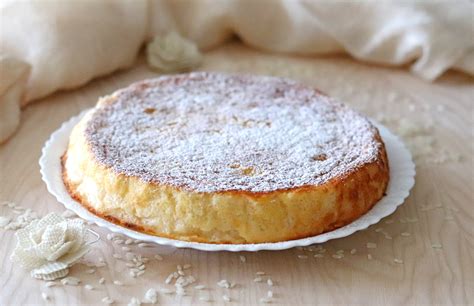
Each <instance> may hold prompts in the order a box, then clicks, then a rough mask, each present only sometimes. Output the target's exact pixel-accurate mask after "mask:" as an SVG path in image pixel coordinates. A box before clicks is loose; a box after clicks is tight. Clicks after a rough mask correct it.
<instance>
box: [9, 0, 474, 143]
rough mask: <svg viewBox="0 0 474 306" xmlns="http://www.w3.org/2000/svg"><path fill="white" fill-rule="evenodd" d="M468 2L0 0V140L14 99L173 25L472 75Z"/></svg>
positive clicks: (75, 77)
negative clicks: (460, 71)
mask: <svg viewBox="0 0 474 306" xmlns="http://www.w3.org/2000/svg"><path fill="white" fill-rule="evenodd" d="M473 16H474V4H473V3H471V2H469V1H468V0H465V1H461V0H460V1H449V2H448V1H436V2H409V1H379V2H375V1H374V2H372V1H366V2H354V1H353V2H347V1H309V0H308V1H304V0H257V1H254V0H195V1H192V0H156V1H153V0H137V1H133V0H103V1H98V0H81V1H63V0H43V1H40V0H36V1H34V0H24V1H21V2H18V1H14V0H4V1H2V2H0V17H1V18H0V25H1V27H0V39H1V44H0V59H1V60H0V82H1V86H0V120H1V121H0V142H1V141H3V140H5V139H6V138H7V137H8V136H9V135H11V134H12V133H13V131H14V129H15V128H16V126H17V125H18V122H19V109H20V107H21V106H22V105H25V104H26V103H29V102H31V101H34V100H36V99H38V98H41V97H44V96H46V95H48V94H51V93H52V92H54V91H57V90H59V89H66V88H74V87H78V86H81V85H83V84H85V83H86V82H88V81H89V80H91V79H92V78H94V77H97V76H100V75H104V74H107V73H110V72H113V71H115V70H117V69H121V68H126V67H129V66H130V65H132V63H133V61H134V59H135V58H136V56H137V53H138V52H139V50H140V47H141V45H142V44H143V43H144V42H146V41H147V40H148V39H150V38H151V37H153V36H154V35H162V34H165V33H168V32H170V31H177V32H179V33H181V34H182V35H184V36H186V37H188V38H190V39H192V40H194V41H195V42H196V43H197V44H198V45H199V47H200V48H202V49H209V48H212V47H214V46H217V45H219V44H221V43H223V42H224V41H225V40H227V39H229V38H231V37H232V35H237V36H238V37H240V38H241V39H242V40H243V41H244V42H245V43H247V44H249V45H251V46H254V47H256V48H259V49H262V50H267V51H274V52H288V53H295V54H304V55H311V56H315V55H318V54H328V53H339V52H347V53H349V54H350V55H352V56H353V57H355V58H357V59H360V60H364V61H367V62H373V63H383V64H390V65H402V64H407V63H409V64H411V65H410V69H411V70H412V71H413V72H414V73H415V74H417V75H419V76H420V77H422V78H425V79H427V80H433V79H435V78H436V77H438V76H439V75H441V74H442V73H443V72H444V71H446V70H448V69H450V68H454V69H458V70H463V71H465V72H467V73H470V74H474V39H473V38H474V33H473V27H474V24H473V22H474V21H473V18H474V17H473Z"/></svg>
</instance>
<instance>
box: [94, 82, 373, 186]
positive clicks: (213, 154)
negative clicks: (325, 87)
mask: <svg viewBox="0 0 474 306" xmlns="http://www.w3.org/2000/svg"><path fill="white" fill-rule="evenodd" d="M376 133H377V131H376V130H375V129H374V128H373V126H372V125H371V124H370V122H369V121H368V120H367V119H366V118H365V117H363V116H361V115H359V114H358V113H357V112H355V111H353V110H351V109H349V108H348V107H346V106H344V105H343V104H341V103H339V102H336V101H334V100H332V99H331V98H329V97H327V96H325V95H322V94H321V93H319V92H318V91H317V90H315V89H312V88H310V87H306V86H301V85H298V84H297V83H296V82H294V81H290V80H286V79H281V78H272V77H261V76H248V75H247V76H242V75H232V76H229V75H223V74H210V73H193V74H189V75H182V76H179V77H173V78H169V77H163V78H160V79H157V80H152V81H147V82H143V83H140V84H137V85H134V86H131V87H129V88H127V89H125V90H122V91H120V92H118V93H117V94H116V95H115V96H114V97H113V103H108V104H106V105H104V106H103V107H101V108H100V109H98V110H97V111H96V112H95V113H94V114H93V116H92V117H91V119H90V121H89V123H88V126H87V129H86V136H87V139H88V142H89V143H90V145H91V148H92V151H93V153H94V155H95V157H96V158H97V160H98V161H99V162H100V163H102V164H104V165H106V166H108V167H111V168H112V169H114V170H115V171H117V172H118V173H123V174H125V175H130V176H137V177H140V178H141V179H143V180H145V181H147V182H154V183H161V184H169V185H172V186H176V187H185V188H188V189H191V190H195V191H198V192H216V191H228V190H247V191H250V192H270V191H274V190H278V189H288V188H294V187H301V186H305V185H319V184H323V183H325V182H327V181H329V180H330V179H332V178H334V177H337V176H340V175H343V174H345V173H347V172H349V171H351V170H352V169H355V168H357V167H359V166H361V165H363V164H365V163H368V162H371V161H373V160H374V159H375V158H376V157H377V154H378V151H379V146H380V143H379V142H377V141H376V139H375V138H374V136H375V135H376Z"/></svg>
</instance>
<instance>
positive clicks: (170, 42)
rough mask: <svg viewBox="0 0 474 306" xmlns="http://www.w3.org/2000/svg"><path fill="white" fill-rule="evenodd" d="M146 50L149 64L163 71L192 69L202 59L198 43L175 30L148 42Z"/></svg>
mask: <svg viewBox="0 0 474 306" xmlns="http://www.w3.org/2000/svg"><path fill="white" fill-rule="evenodd" d="M146 51H147V59H148V64H149V65H150V66H151V67H153V68H155V69H157V70H159V71H162V72H179V71H186V70H190V69H192V68H194V67H197V66H198V65H199V64H200V63H201V61H202V56H201V53H200V52H199V50H198V48H197V47H196V45H195V44H194V43H193V42H192V41H190V40H188V39H186V38H184V37H182V36H180V35H179V34H177V33H175V32H171V33H169V34H167V35H166V36H164V37H161V36H156V37H155V38H154V39H153V40H152V41H151V42H150V43H148V46H147V50H146Z"/></svg>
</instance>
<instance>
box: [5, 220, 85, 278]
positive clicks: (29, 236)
mask: <svg viewBox="0 0 474 306" xmlns="http://www.w3.org/2000/svg"><path fill="white" fill-rule="evenodd" d="M85 233H86V227H85V225H84V222H83V221H82V220H80V219H72V220H68V219H65V218H63V217H62V216H60V215H58V214H56V213H50V214H48V215H46V216H45V217H43V218H42V219H38V220H34V221H32V222H31V223H30V224H29V225H28V226H26V227H25V228H22V229H20V230H18V231H17V232H16V237H17V245H16V248H15V250H14V251H13V253H12V256H11V259H12V260H13V261H14V262H17V263H19V264H20V265H21V266H22V267H24V268H26V269H29V270H31V275H32V276H33V277H36V278H40V279H45V280H53V279H57V278H60V277H64V276H66V275H67V273H68V268H69V267H70V266H72V265H73V264H74V263H75V262H77V261H78V260H79V259H80V258H81V257H82V256H84V255H85V254H86V253H87V252H88V251H89V247H88V246H87V244H86V241H85Z"/></svg>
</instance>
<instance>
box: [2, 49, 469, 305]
mask: <svg viewBox="0 0 474 306" xmlns="http://www.w3.org/2000/svg"><path fill="white" fill-rule="evenodd" d="M200 69H202V70H218V71H229V72H237V71H238V72H251V73H259V74H271V75H280V76H287V77H291V78H295V79H299V80H301V81H303V82H305V83H308V84H313V85H315V86H317V87H318V88H320V89H321V90H323V91H325V92H326V93H328V94H330V95H333V96H336V97H339V98H341V99H342V100H343V101H345V102H346V103H348V104H350V105H352V106H353V107H355V108H356V109H358V110H360V111H361V112H363V113H365V114H366V115H368V116H371V117H374V118H377V119H379V120H381V121H382V122H384V123H385V124H386V125H387V126H389V127H390V128H391V129H392V130H393V131H395V132H397V131H398V132H399V133H401V134H402V135H404V139H405V141H406V143H407V144H408V145H409V146H410V148H411V149H412V151H413V153H414V155H415V156H416V164H417V176H416V185H415V187H414V189H413V190H412V192H411V195H410V197H409V198H408V199H407V200H406V202H405V203H404V204H403V205H402V206H401V207H400V208H399V209H398V210H397V211H396V212H395V213H394V214H393V215H391V216H389V217H387V218H385V219H384V220H382V221H381V222H380V223H379V224H376V225H374V226H371V227H370V228H369V229H367V230H365V231H361V232H357V233H355V234H353V235H351V236H349V237H346V238H342V239H338V240H333V241H329V242H327V243H324V244H322V245H321V247H322V249H324V250H326V251H325V253H320V252H321V251H318V250H315V248H314V249H313V248H310V249H291V250H286V251H278V252H258V253H246V252H242V253H228V252H215V253H207V252H202V251H195V250H189V249H173V248H170V247H158V246H157V247H152V248H146V249H144V248H138V247H137V246H132V249H133V251H134V252H136V253H139V254H144V256H148V257H150V258H151V260H150V262H149V263H148V264H147V268H146V272H145V274H143V275H142V276H140V277H138V278H136V279H135V278H132V277H131V276H129V273H128V268H127V267H126V265H125V262H124V261H123V260H119V259H115V258H114V257H113V256H112V254H114V253H117V254H122V255H123V254H124V253H125V252H124V251H123V250H122V249H121V246H120V245H117V244H114V243H112V242H111V241H109V240H107V239H106V235H107V233H109V232H108V231H107V230H104V229H100V228H97V227H95V226H92V228H93V229H94V230H95V231H97V232H98V233H100V234H101V237H102V240H101V241H100V242H98V243H97V244H95V245H94V246H93V249H92V251H91V252H90V253H89V254H88V255H87V256H86V258H85V261H86V262H97V260H98V258H100V257H103V258H104V259H105V261H106V263H107V266H106V267H103V268H98V269H97V271H96V272H95V273H93V274H88V273H87V270H88V269H89V268H88V267H87V265H85V264H77V265H76V266H74V267H73V268H72V270H71V273H70V275H72V276H75V277H78V278H80V279H81V280H82V283H81V285H79V286H65V285H62V284H61V283H60V282H57V283H58V285H57V286H54V287H51V288H47V287H46V286H45V282H44V281H39V280H35V279H33V278H31V277H30V276H29V273H28V272H27V271H24V270H22V269H21V268H20V267H17V266H14V265H13V264H12V263H11V261H10V258H9V257H10V254H11V252H12V250H13V248H14V246H15V243H16V239H15V237H14V231H7V230H3V229H0V239H1V242H2V243H1V248H0V305H26V304H56V305H76V304H77V305H78V304H82V305H93V304H97V305H101V304H103V303H102V302H101V300H102V298H103V297H105V296H109V297H110V298H112V299H113V300H115V304H127V303H128V302H129V301H130V299H131V297H137V298H139V299H142V298H143V295H144V293H145V291H146V290H147V289H149V288H158V287H163V288H173V286H171V285H166V284H165V283H164V281H165V279H166V277H167V276H168V275H169V274H170V273H171V272H173V271H176V266H177V265H185V264H191V265H192V268H191V269H189V270H186V273H190V274H191V275H193V276H194V277H196V278H197V282H196V283H195V284H193V285H192V286H190V287H189V288H188V289H187V294H186V296H182V297H180V296H176V295H174V294H171V295H165V294H160V295H159V304H160V305H175V304H179V305H189V304H192V305H198V304H199V305H201V304H202V305H221V304H224V303H225V302H224V300H223V298H222V296H223V295H224V294H225V295H228V296H229V297H230V298H231V302H230V304H231V305H238V304H241V305H253V304H260V299H261V298H263V297H265V296H266V295H267V292H268V291H269V290H271V291H272V292H273V293H274V299H273V302H272V303H273V304H286V305H297V304H298V305H317V304H319V305H327V304H342V305H347V304H360V305H405V304H418V305H419V304H430V305H432V304H471V305H473V304H474V225H473V224H474V194H473V189H474V182H473V176H474V173H473V171H474V170H473V144H474V140H473V137H474V136H473V133H474V126H473V116H474V112H473V102H474V99H473V98H474V82H473V79H472V78H470V77H468V76H466V75H463V74H459V73H455V72H450V73H448V74H447V75H445V76H443V77H442V78H441V79H440V80H438V81H436V82H435V83H428V82H425V81H423V80H421V79H419V78H417V77H415V76H413V75H411V74H410V73H409V72H408V71H407V69H397V68H388V67H380V66H379V67H377V66H370V65H367V64H363V63H359V62H356V61H354V60H352V59H350V58H347V57H343V56H338V57H319V58H303V57H289V56H282V55H272V54H265V53H262V52H258V51H255V50H252V49H249V48H247V47H244V46H242V45H241V44H239V43H236V42H232V43H229V44H227V45H225V46H223V47H220V48H218V49H216V50H213V51H211V52H209V53H207V54H206V55H205V60H204V63H203V65H202V66H201V67H200ZM156 75H157V74H156V73H155V72H153V71H151V70H149V69H148V67H147V66H146V64H145V63H144V61H143V60H142V59H141V60H138V62H137V64H136V66H135V67H134V68H132V69H130V70H127V71H122V72H119V73H115V74H114V75H111V76H107V77H103V78H100V79H97V80H95V81H93V82H91V83H89V84H88V85H86V86H84V87H82V88H80V89H77V90H73V91H65V92H60V93H57V94H54V95H53V96H50V97H48V98H46V99H44V100H43V101H39V102H37V103H34V104H32V105H30V106H28V107H27V108H26V109H25V110H24V111H23V113H22V118H21V120H22V122H21V127H20V129H19V130H18V132H17V133H16V135H15V136H14V137H13V138H12V139H11V140H10V141H8V142H7V143H6V144H4V145H3V146H0V200H8V201H13V202H15V203H16V204H18V205H20V206H23V207H25V208H31V209H33V210H34V211H36V212H38V214H40V215H44V214H46V213H48V212H51V211H57V212H62V211H64V208H63V206H62V204H60V203H58V202H57V201H55V199H54V198H53V196H51V195H50V194H49V193H48V192H47V190H46V188H45V185H44V183H43V182H42V180H41V177H40V173H39V166H38V159H39V157H40V152H41V148H42V146H43V144H44V142H45V141H46V140H47V139H48V137H49V135H50V134H51V133H52V132H53V131H54V130H56V129H57V128H58V127H59V126H60V124H61V123H62V122H63V121H65V120H67V119H68V118H69V117H71V116H73V115H76V114H77V113H79V112H80V111H81V110H83V109H86V108H89V107H92V106H93V105H94V104H95V103H96V101H97V98H98V97H100V96H102V95H105V94H108V93H110V92H112V91H113V90H115V89H117V88H120V87H123V86H126V85H127V84H129V83H131V82H133V81H137V80H141V79H143V78H149V77H154V76H156ZM45 77H47V76H45ZM0 214H1V215H12V211H11V210H10V209H9V208H8V207H6V206H2V207H0ZM390 238H391V239H390ZM368 242H372V243H375V244H376V248H367V243H368ZM352 249H356V250H357V251H356V253H355V254H353V255H352V254H350V250H352ZM340 250H344V256H343V257H342V258H334V257H333V255H335V254H336V252H339V253H341V251H340ZM155 254H161V255H162V256H163V260H162V261H158V260H156V259H153V255H155ZM315 254H322V255H317V257H314V255H315ZM369 254H370V255H369ZM241 255H243V256H245V258H246V262H242V261H241ZM336 257H341V256H336ZM369 257H372V259H369ZM394 259H401V260H403V263H397V262H395V261H394ZM258 271H263V272H265V273H266V275H264V276H263V277H262V278H263V282H254V279H255V278H256V272H258ZM101 277H104V278H105V279H106V281H105V283H104V284H103V285H101V284H99V283H98V280H99V278H101ZM221 279H226V280H228V281H230V282H234V283H236V286H235V288H232V289H224V288H220V287H219V286H217V285H216V283H217V282H218V281H219V280H221ZM267 279H271V280H272V281H273V283H274V285H273V286H269V285H268V284H267ZM113 280H119V281H122V282H123V283H124V285H123V286H117V285H114V284H113V283H112V281H113ZM85 284H91V285H92V286H94V287H95V288H94V290H92V291H89V290H87V289H85V288H84V285H85ZM197 284H202V285H205V286H206V287H207V289H205V290H197V289H194V285H197ZM42 292H44V293H46V294H48V296H49V300H48V301H47V302H45V301H44V300H43V299H42V297H41V294H42ZM201 298H203V299H210V301H209V302H205V301H201V300H200V299H201Z"/></svg>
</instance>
